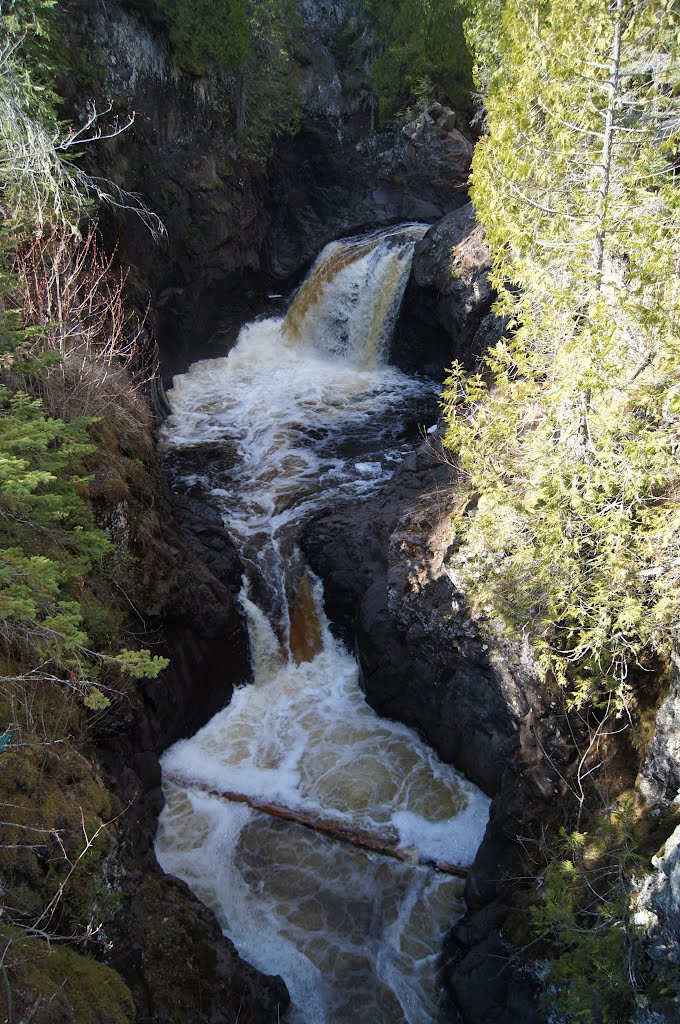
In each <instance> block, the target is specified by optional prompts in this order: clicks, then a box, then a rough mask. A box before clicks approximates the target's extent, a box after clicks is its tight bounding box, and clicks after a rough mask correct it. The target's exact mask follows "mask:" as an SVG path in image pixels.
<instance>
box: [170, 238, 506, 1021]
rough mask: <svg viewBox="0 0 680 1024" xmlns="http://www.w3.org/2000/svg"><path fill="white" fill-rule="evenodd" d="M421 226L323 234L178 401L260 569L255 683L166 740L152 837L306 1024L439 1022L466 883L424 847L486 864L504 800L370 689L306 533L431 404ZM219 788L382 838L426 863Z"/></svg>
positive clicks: (380, 477)
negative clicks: (404, 362)
mask: <svg viewBox="0 0 680 1024" xmlns="http://www.w3.org/2000/svg"><path fill="white" fill-rule="evenodd" d="M424 230H425V229H424V228H423V227H422V226H420V225H407V226H405V227H401V228H395V229H390V230H388V231H382V232H377V233H375V234H373V235H370V236H367V237H364V238H359V239H351V240H349V241H344V242H335V243H332V245H330V246H327V247H326V249H325V250H324V252H323V253H322V254H321V256H320V258H319V260H318V261H317V263H316V264H315V266H314V267H313V268H312V270H311V272H310V274H309V276H308V278H307V280H306V282H305V283H304V285H303V286H302V287H301V289H300V290H299V292H298V293H297V296H296V297H295V299H294V301H293V303H292V304H291V307H290V309H289V311H288V314H287V316H286V317H285V319H283V320H263V321H258V322H255V323H253V324H250V325H248V326H247V327H245V328H244V329H243V331H242V332H241V335H240V337H239V340H238V343H237V345H236V347H235V348H234V349H233V350H232V352H231V353H230V354H229V356H228V357H227V358H226V359H218V360H213V361H206V362H202V363H197V364H196V365H195V366H193V367H192V368H191V370H190V371H189V372H188V373H187V374H186V375H184V376H181V377H177V378H175V382H174V386H173V390H172V391H171V393H170V396H169V397H170V401H171V405H172V408H173V415H172V417H171V418H170V419H169V420H168V422H167V424H166V427H165V431H164V436H165V443H166V445H167V446H168V448H169V449H170V450H171V451H172V453H173V456H174V458H175V464H176V472H175V476H176V484H177V486H178V487H183V488H185V489H188V490H190V489H191V488H192V487H193V486H194V485H196V484H200V485H201V487H202V489H203V491H205V490H208V491H209V492H210V496H211V498H210V500H211V502H212V503H213V504H215V505H216V506H217V507H219V508H220V510H221V512H222V515H223V518H224V521H225V524H226V526H227V527H228V529H229V532H230V533H231V535H232V536H233V537H234V539H235V540H236V542H237V543H238V545H239V548H240V551H241V555H242V559H243V563H244V566H245V567H246V576H247V578H246V580H245V581H244V585H243V591H242V603H243V607H244V610H245V612H246V614H247V616H248V621H249V630H250V639H251V652H252V657H253V671H254V682H253V683H252V684H251V685H247V686H243V687H241V688H239V689H238V690H237V691H236V692H235V694H234V696H233V699H232V701H231V703H230V705H229V706H228V707H227V708H226V709H225V710H224V711H222V712H220V713H219V714H218V715H216V716H215V717H214V718H213V719H212V721H211V722H210V723H208V725H207V726H206V727H205V728H204V729H202V730H201V731H200V732H199V733H198V734H197V735H196V736H194V737H193V738H192V739H190V740H185V741H182V742H180V743H178V744H176V745H175V746H174V747H173V748H171V749H170V750H169V751H168V752H167V753H166V754H165V756H164V758H163V772H164V789H165V794H166V798H167V805H166V808H165V810H164V811H163V813H162V815H161V818H160V822H159V830H158V838H157V844H156V850H157V854H158V858H159V861H160V863H161V864H162V866H163V867H164V868H165V870H167V871H169V872H172V873H173V874H175V875H179V876H180V877H181V878H183V879H185V880H186V881H187V882H188V884H189V885H190V886H191V888H192V889H193V890H194V892H196V894H197V895H198V896H199V897H200V898H201V899H202V900H203V901H204V902H205V903H207V904H208V905H209V906H211V907H212V908H213V909H214V910H215V912H216V913H217V915H218V917H219V919H220V921H221V923H222V925H223V927H224V930H225V932H226V933H227V934H228V935H229V936H230V938H231V939H232V940H233V941H234V942H235V943H236V945H237V947H238V949H239V951H240V953H241V954H242V955H243V956H244V957H245V958H246V959H247V960H250V961H251V962H252V963H254V964H255V965H256V966H258V967H259V968H260V969H262V970H264V971H267V972H269V973H278V974H281V975H282V976H283V978H284V979H285V981H286V984H287V985H288V988H289V991H290V993H291V999H292V1009H291V1011H289V1016H288V1019H289V1020H290V1021H292V1022H295V1024H351V1022H357V1024H368V1022H370V1024H383V1022H384V1024H388V1022H389V1024H399V1022H408V1024H430V1022H433V1021H437V1020H438V1019H439V1014H440V1005H439V997H438V988H437V984H436V966H437V958H438V954H439V950H440V948H441V943H442V940H443V937H444V935H445V933H446V931H447V930H448V928H449V927H450V926H451V923H452V921H453V920H454V919H455V918H456V916H457V915H458V914H459V912H460V893H461V885H462V883H461V881H460V879H458V878H455V877H452V876H451V875H448V874H444V873H440V872H438V871H435V870H433V868H432V867H431V866H429V865H428V864H427V863H426V862H430V861H444V862H453V863H463V864H465V863H469V862H470V861H471V860H472V858H473V856H474V854H475V852H476V849H477V846H478V845H479V842H480V841H481V838H482V835H483V831H484V828H485V825H486V820H487V815H488V800H487V799H486V797H485V796H484V795H483V794H481V793H480V792H479V791H478V790H477V789H475V787H473V786H472V785H471V784H470V783H468V782H466V781H465V780H464V779H463V778H462V777H461V776H459V775H458V774H457V773H456V772H455V771H454V770H453V769H451V768H450V767H449V766H446V765H442V764H440V763H439V762H438V760H437V758H436V757H435V755H434V754H433V753H432V751H431V750H429V748H427V747H426V746H425V745H424V744H423V743H422V742H421V741H420V740H419V739H418V738H417V737H416V736H415V734H414V733H412V732H411V731H410V730H408V729H407V728H405V727H403V726H400V725H397V724H394V723H391V722H384V721H381V720H380V719H379V718H378V717H377V716H376V715H375V714H374V713H373V712H372V711H371V710H370V708H368V706H367V705H366V704H365V702H364V700H363V697H362V695H361V692H360V690H359V687H358V682H357V666H356V663H355V662H354V659H353V658H352V657H351V656H350V655H349V654H348V653H347V651H346V650H345V649H344V648H343V647H342V646H341V645H340V644H339V643H338V642H337V641H336V640H334V639H333V637H332V636H331V633H330V631H329V629H328V623H327V622H326V620H325V617H324V614H323V602H322V593H321V586H320V584H319V582H318V581H316V580H315V579H314V578H313V577H312V575H311V573H309V571H308V570H307V569H306V567H305V566H304V563H303V560H302V558H301V556H300V554H299V552H298V550H297V548H296V539H297V537H298V536H299V534H300V531H301V529H302V526H303V525H304V523H305V521H306V520H307V519H308V518H309V516H310V515H311V514H313V513H317V512H319V511H321V510H323V509H329V508H333V509H336V508H337V507H338V506H339V505H342V504H343V503H348V502H352V501H356V500H357V499H358V498H361V497H362V496H367V495H370V494H371V493H374V492H375V491H376V490H377V488H378V487H379V486H380V485H381V484H382V483H383V482H384V481H385V480H386V479H387V478H388V477H389V475H390V473H391V472H392V470H393V468H394V466H395V465H396V464H397V462H398V461H399V459H400V458H401V457H402V455H403V453H404V451H406V450H409V448H410V447H411V445H412V441H409V439H408V424H409V422H410V421H411V420H412V418H413V415H414V409H428V408H429V409H430V410H431V403H432V401H433V398H434V394H433V390H432V386H431V385H430V384H427V383H424V382H422V381H418V380H415V379H411V378H408V377H405V376H404V375H403V374H401V373H400V372H399V371H397V370H396V369H394V368H392V367H389V366H387V365H385V362H384V357H385V352H386V347H387V344H388V342H389V336H390V333H391V330H392V327H393V324H394V318H395V316H396V313H397V311H398V308H399V304H400V301H401V297H402V294H403V290H404V287H405V283H406V279H407V276H408V271H409V267H410V261H411V256H412V251H413V246H414V244H415V241H416V239H417V238H419V237H421V235H422V233H423V232H424ZM197 446H200V448H201V454H202V459H201V462H202V466H203V468H202V470H201V472H200V473H198V472H197V471H196V470H195V469H192V466H195V465H196V464H197V463H198V459H197V452H196V447H197ZM216 685H219V680H216ZM224 792H229V793H231V794H233V795H236V794H238V795H240V796H241V797H243V798H245V799H249V800H250V801H251V803H258V802H259V803H266V804H268V805H272V804H275V805H277V806H279V807H282V808H286V809H288V810H289V811H291V812H292V815H294V814H295V813H296V812H298V813H299V814H301V815H302V816H304V817H306V819H307V820H318V821H329V820H330V821H332V822H335V823H336V824H337V825H339V826H342V827H343V828H344V829H345V830H346V831H347V832H349V833H356V834H359V833H370V834H371V835H373V836H379V837H380V838H381V840H382V841H383V842H384V843H385V844H387V845H389V846H391V847H392V848H394V847H397V848H398V851H399V852H400V853H401V852H402V851H403V850H404V849H407V850H408V851H410V859H411V860H412V861H413V862H414V863H412V864H408V863H400V862H397V861H395V860H391V859H388V858H387V857H383V856H380V855H378V854H375V853H370V852H366V851H365V850H362V849H359V848H357V847H353V846H352V845H350V844H347V843H339V842H337V841H336V840H334V839H332V838H329V837H328V836H326V835H323V834H321V833H319V832H315V831H311V830H310V829H308V828H304V827H302V826H301V825H300V824H298V823H295V822H294V821H290V820H280V819H277V818H273V817H271V816H270V815H269V814H267V813H263V812H262V811H261V810H254V809H253V808H252V807H250V806H247V805H245V804H244V803H236V802H234V801H233V800H227V799H224V798H222V797H220V796H216V795H214V793H224ZM418 862H420V863H418Z"/></svg>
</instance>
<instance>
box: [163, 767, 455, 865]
mask: <svg viewBox="0 0 680 1024" xmlns="http://www.w3.org/2000/svg"><path fill="white" fill-rule="evenodd" d="M164 778H165V779H166V780H167V781H169V782H173V783H174V784H175V785H177V786H183V787H187V788H189V789H200V790H203V792H205V793H209V795H210V796H217V797H220V798H221V799H222V800H230V801H232V802H233V803H239V804H247V805H248V807H252V808H253V810H255V811H260V813H262V814H268V815H269V816H270V817H272V818H280V819H282V820H283V821H292V822H293V823H294V824H296V825H302V827H303V828H308V829H311V830H312V831H313V832H320V833H321V834H322V835H325V836H329V837H330V838H331V839H337V840H338V841H339V842H342V843H350V844H351V845H352V846H357V847H359V849H361V850H367V851H369V852H371V853H378V854H381V855H382V856H383V857H392V858H393V859H394V860H400V861H403V862H404V863H405V864H413V865H420V866H421V867H428V868H433V869H434V870H435V871H441V872H442V874H445V875H456V876H458V877H459V878H467V876H468V874H469V871H470V869H469V867H466V866H464V865H460V864H449V863H448V862H447V861H440V860H434V859H433V858H430V857H424V856H423V855H422V854H421V853H419V852H418V850H416V849H415V847H412V846H409V847H400V846H397V844H396V843H393V842H391V841H390V840H388V839H385V838H383V837H382V836H376V835H373V834H372V833H370V832H366V831H364V830H363V829H360V828H354V827H352V825H350V824H348V823H347V822H344V821H337V820H333V819H331V818H323V817H319V816H318V815H316V814H312V813H310V812H309V811H298V810H293V809H292V808H291V807H284V806H283V805H282V804H274V803H268V802H267V801H265V800H259V799H258V798H257V797H252V796H247V795H246V794H245V793H235V792H233V791H231V790H224V791H222V792H220V791H218V790H215V789H211V788H210V787H209V786H207V785H205V784H204V783H200V782H195V781H193V780H191V779H185V778H183V777H182V776H180V775H175V774H174V773H172V772H166V773H165V774H164Z"/></svg>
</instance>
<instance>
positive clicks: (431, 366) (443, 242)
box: [393, 203, 505, 378]
mask: <svg viewBox="0 0 680 1024" xmlns="http://www.w3.org/2000/svg"><path fill="white" fill-rule="evenodd" d="M490 268H491V254H490V251H489V247H488V245H487V244H486V240H485V236H484V230H483V228H482V227H480V226H479V225H478V224H477V221H476V219H475V214H474V210H473V208H472V204H471V203H467V204H466V205H465V206H462V207H460V209H457V210H453V211H452V212H451V213H448V214H447V215H446V216H445V217H443V218H442V219H441V220H440V221H438V222H437V223H436V224H434V225H433V227H431V228H430V230H429V231H428V232H427V234H426V235H425V236H424V238H422V239H421V240H420V241H419V242H418V243H417V245H416V248H415V252H414V256H413V270H412V273H411V278H410V281H409V284H408V287H407V290H406V295H405V297H404V306H403V310H402V315H401V318H400V321H399V326H398V330H397V334H396V337H395V340H394V346H393V361H394V362H395V363H396V364H397V365H398V366H400V367H401V368H402V369H404V370H406V371H408V372H413V371H414V370H426V371H427V372H429V373H431V374H432V375H433V376H438V377H440V378H441V375H442V372H443V371H444V370H445V369H446V368H447V367H448V366H450V365H451V363H452V361H453V360H454V359H457V360H458V361H459V362H461V363H463V365H464V366H465V367H466V368H467V369H472V368H473V367H474V366H475V365H476V363H477V362H478V361H479V359H480V357H481V356H482V355H483V354H484V352H486V350H487V349H488V348H489V347H490V346H491V345H493V344H494V343H495V342H496V341H498V340H499V338H500V337H501V335H502V334H503V331H504V329H505V320H504V319H502V318H501V317H497V316H495V315H494V314H493V313H492V312H491V305H492V302H493V301H494V298H495V293H494V290H493V288H492V286H491V284H490V282H489V270H490Z"/></svg>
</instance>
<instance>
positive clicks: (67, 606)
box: [0, 0, 168, 708]
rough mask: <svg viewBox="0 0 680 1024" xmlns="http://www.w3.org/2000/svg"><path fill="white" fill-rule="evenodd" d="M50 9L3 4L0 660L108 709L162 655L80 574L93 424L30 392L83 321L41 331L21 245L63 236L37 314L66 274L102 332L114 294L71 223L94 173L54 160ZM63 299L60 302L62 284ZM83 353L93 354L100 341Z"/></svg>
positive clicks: (43, 272) (159, 664) (37, 292)
mask: <svg viewBox="0 0 680 1024" xmlns="http://www.w3.org/2000/svg"><path fill="white" fill-rule="evenodd" d="M53 7H54V3H52V2H50V0H16V2H14V3H12V4H8V5H3V9H2V12H0V13H1V17H0V204H2V205H1V206H0V215H2V217H3V220H4V227H3V230H2V238H1V239H0V241H1V243H2V251H1V253H0V658H1V660H2V662H3V671H2V681H3V682H9V683H11V682H12V681H13V680H14V681H17V682H19V681H24V680H29V681H36V682H37V681H43V682H44V681H52V682H55V683H58V684H64V683H66V684H69V685H72V686H74V687H75V688H76V689H78V690H79V691H80V692H81V693H82V694H83V696H84V699H85V702H86V703H88V704H89V705H90V706H91V707H96V708H103V707H104V706H106V704H108V698H107V697H106V696H105V695H104V693H103V692H102V691H101V690H100V689H98V688H97V687H95V685H94V684H95V681H96V680H98V679H101V677H102V676H103V671H102V670H103V668H104V667H105V666H111V667H113V668H116V669H124V670H126V671H128V672H130V674H131V675H133V676H134V677H136V678H139V677H141V676H143V675H144V676H150V677H155V676H157V675H158V673H159V672H160V671H161V669H162V668H164V667H165V666H166V665H167V663H168V662H167V659H164V658H160V657H154V656H152V655H151V654H150V652H149V651H128V650H127V649H125V650H122V651H118V650H117V646H118V645H117V643H116V633H117V629H116V613H115V612H114V611H113V610H111V611H110V613H109V615H108V618H109V619H110V624H109V626H108V627H106V628H104V627H103V626H102V622H103V621H104V620H106V619H107V612H106V610H105V609H103V608H102V607H101V605H100V604H99V602H98V601H97V599H96V598H95V597H94V594H93V593H92V591H91V588H90V586H89V577H90V575H91V574H92V573H93V571H94V570H95V569H96V567H98V566H100V565H101V564H102V562H103V560H104V559H105V558H106V556H107V555H109V554H110V553H111V551H112V544H111V542H110V541H109V539H108V538H107V536H106V534H105V533H104V532H103V531H102V530H101V529H100V528H99V527H98V526H97V524H96V522H95V517H94V512H93V509H92V506H91V504H90V501H89V496H88V486H87V485H88V468H87V467H88V464H90V465H91V462H92V459H93V457H94V456H95V454H96V451H97V448H96V445H95V444H93V443H92V440H91V438H90V435H89V428H90V427H91V426H92V425H93V423H94V422H95V419H94V418H93V417H85V416H81V415H79V414H78V412H77V411H74V410H77V409H78V397H79V396H78V394H76V393H75V391H74V392H73V394H72V395H71V408H70V410H69V409H68V408H66V411H65V415H64V418H63V419H61V418H57V417H54V416H50V415H48V413H47V412H46V410H45V408H44V406H43V403H42V402H41V400H40V399H39V398H38V397H36V395H35V391H40V387H39V386H38V384H39V383H40V385H41V386H43V385H44V388H45V389H47V391H49V387H50V383H49V381H50V379H51V378H50V375H49V367H54V365H55V364H62V365H65V364H66V361H67V360H68V358H69V353H70V349H71V348H72V347H73V346H74V345H76V344H77V339H78V338H79V337H80V336H81V335H83V334H85V333H87V329H88V327H89V325H85V324H84V323H82V322H81V323H79V325H78V327H79V329H76V325H75V323H74V319H77V311H76V310H75V306H74V307H73V309H71V310H70V311H69V312H70V313H71V314H72V315H71V318H70V322H69V323H66V322H53V323H51V324H50V325H49V327H50V330H48V329H46V328H45V326H44V325H43V324H42V322H41V319H40V318H38V319H37V320H36V319H35V318H34V319H33V321H32V320H31V316H30V314H27V313H26V311H25V310H24V314H25V315H23V314H22V311H21V310H20V309H18V308H16V307H17V305H18V301H19V300H18V296H21V294H22V282H21V280H20V275H19V274H18V272H17V269H16V265H15V266H14V267H13V263H14V260H15V255H16V250H17V249H21V247H22V246H24V248H30V240H31V238H32V235H35V237H36V238H39V237H41V235H49V230H50V229H52V230H54V229H55V228H58V227H61V229H62V230H63V234H64V237H69V238H70V239H71V244H72V250H73V254H72V257H71V261H70V263H65V262H64V259H62V262H61V263H57V262H56V258H55V262H54V264H53V265H51V266H49V267H48V265H47V263H46V262H45V260H43V262H42V263H39V264H36V267H35V268H34V269H35V274H34V275H33V277H32V279H31V280H32V285H31V288H32V290H29V291H30V299H31V300H32V301H33V302H34V305H35V307H36V308H40V309H41V310H42V309H43V306H44V308H52V309H55V308H60V309H61V312H62V315H63V316H66V315H67V311H66V307H65V305H64V304H63V303H62V304H61V305H60V306H58V307H55V306H50V303H49V301H48V299H49V298H50V297H51V292H50V289H52V291H53V290H54V287H55V282H59V283H61V284H63V281H64V279H65V278H66V277H67V275H65V273H64V272H65V270H67V269H68V270H69V271H70V279H71V284H72V285H73V287H74V288H75V293H77V294H80V293H81V292H82V294H83V295H84V296H85V300H86V301H84V302H83V309H84V310H85V314H86V313H87V311H88V310H89V311H90V313H91V311H92V309H93V308H96V310H97V316H98V317H99V320H100V322H101V325H102V326H101V330H102V332H104V333H105V332H106V331H107V330H108V328H109V327H110V323H109V320H107V319H106V317H104V316H103V314H102V310H104V309H108V308H109V307H110V302H111V296H112V294H113V293H112V292H111V289H110V288H109V289H108V290H107V277H106V273H105V271H107V270H108V264H107V265H106V266H105V267H104V270H102V271H101V272H100V273H98V274H95V275H92V274H90V276H89V277H88V275H87V267H86V261H84V260H83V259H81V260H80V262H79V261H78V260H77V259H76V256H75V254H76V252H77V250H78V245H79V243H78V241H77V230H76V227H75V225H76V224H77V222H78V220H79V219H80V218H81V217H82V216H83V215H84V214H85V213H87V212H88V210H89V206H90V195H91V193H92V189H91V188H90V179H88V178H87V176H86V175H84V174H82V172H80V171H79V170H78V168H77V167H75V166H74V165H73V164H71V163H69V162H68V161H66V160H65V159H64V157H63V151H64V149H65V148H68V147H67V146H66V145H65V144H64V143H63V139H64V138H66V139H69V138H70V139H75V138H77V133H75V134H73V133H72V132H71V133H69V131H68V129H64V128H63V126H61V125H60V124H59V122H58V119H57V116H56V102H57V98H56V95H55V93H54V92H53V89H52V87H51V84H50V83H51V81H52V80H53V78H54V73H55V69H54V68H53V67H51V66H50V63H49V60H50V55H53V53H54V52H55V51H54V47H53V46H52V43H51V34H50V33H51V30H52V28H53V26H52V24H51V21H50V14H51V11H52V9H53ZM64 132H66V135H64ZM95 191H96V190H95ZM118 194H119V195H121V194H122V193H120V191H119V193H118ZM114 202H115V198H114ZM8 226H11V227H12V228H13V229H14V230H13V231H12V232H10V231H8V230H7V228H8ZM10 239H11V240H10ZM35 244H37V243H35ZM46 251H47V250H46ZM56 251H57V250H55V252H56ZM59 253H61V250H59ZM78 274H79V275H80V276H79V283H78V285H74V280H75V277H76V276H77V275H78ZM96 288H99V295H98V296H95V295H94V292H93V289H96ZM59 294H60V297H62V298H63V297H64V295H65V292H64V290H63V287H62V289H61V291H60V292H59ZM24 298H25V299H26V300H28V298H29V295H28V294H27V293H26V292H24ZM87 300H89V305H88V301H87ZM97 300H98V301H97ZM107 303H109V306H107ZM34 312H35V310H34ZM85 314H83V315H85ZM41 315H42V314H41ZM54 316H55V317H56V316H58V314H54ZM109 319H110V318H109ZM31 323H33V324H34V326H28V325H30V324H31ZM36 324H37V326H36ZM90 333H91V331H90ZM74 338H75V339H76V340H75V341H74V340H73V339H74ZM99 340H100V341H101V340H102V339H99ZM105 340H106V339H104V341H105ZM110 344H111V342H110ZM101 348H102V350H105V349H106V345H104V344H103V345H102V346H101ZM114 348H115V345H114ZM88 357H89V358H90V359H91V361H93V362H96V359H97V358H98V356H97V351H96V346H93V348H92V351H91V352H89V353H88ZM84 370H85V364H84V363H83V364H82V366H81V372H80V379H78V378H74V380H75V383H74V387H75V386H76V385H78V386H80V389H81V392H82V390H83V389H84V388H85V387H86V382H85V380H84ZM121 372H124V371H123V370H121ZM31 391H33V392H34V393H33V394H31ZM48 397H49V395H48ZM95 634H96V635H97V637H98V638H99V639H100V640H104V639H105V640H106V643H105V645H104V649H101V650H96V649H93V641H92V640H91V638H92V637H93V636H94V635H95Z"/></svg>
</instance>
